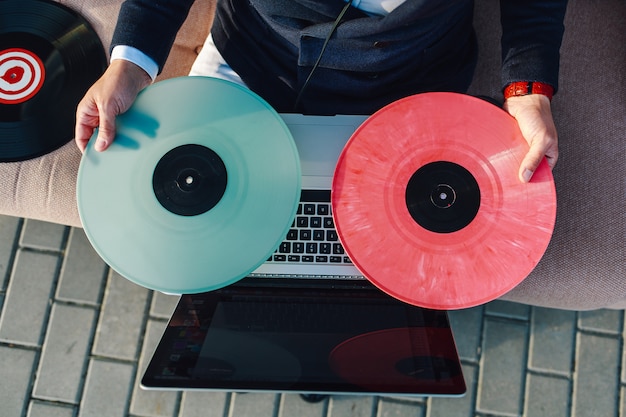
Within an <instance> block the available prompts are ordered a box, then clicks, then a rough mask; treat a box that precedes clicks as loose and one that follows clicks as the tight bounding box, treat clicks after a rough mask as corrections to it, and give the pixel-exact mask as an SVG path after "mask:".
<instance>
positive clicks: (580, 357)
mask: <svg viewBox="0 0 626 417" xmlns="http://www.w3.org/2000/svg"><path fill="white" fill-rule="evenodd" d="M576 353H577V354H576V372H575V374H574V375H575V377H574V395H573V398H572V403H573V405H572V409H573V412H572V416H575V417H589V416H602V417H605V416H606V417H608V416H616V417H617V415H618V410H617V407H618V401H617V398H618V395H619V383H618V381H619V374H618V368H619V360H620V354H621V352H620V342H619V340H618V339H617V338H613V337H605V336H597V335H593V334H584V333H578V337H577V352H576Z"/></svg>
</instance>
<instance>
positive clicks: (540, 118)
mask: <svg viewBox="0 0 626 417" xmlns="http://www.w3.org/2000/svg"><path fill="white" fill-rule="evenodd" d="M504 109H505V110H506V111H508V112H509V114H511V116H513V117H514V118H515V119H516V120H517V123H518V124H519V127H520V130H521V131H522V135H524V138H525V139H526V141H527V142H528V144H529V145H530V150H529V151H528V153H527V154H526V157H525V158H524V160H523V161H522V164H521V166H520V169H519V178H520V181H522V182H528V181H530V179H531V178H532V176H533V173H534V172H535V170H536V169H537V167H538V166H539V164H540V163H541V161H542V160H543V158H544V156H545V157H546V159H547V161H548V165H549V166H550V169H553V168H554V166H555V165H556V161H557V159H558V157H559V148H558V137H557V132H556V127H555V125H554V120H553V119H552V110H551V108H550V99H548V97H546V96H544V95H541V94H529V95H526V96H517V97H510V98H508V99H507V100H506V101H505V102H504Z"/></svg>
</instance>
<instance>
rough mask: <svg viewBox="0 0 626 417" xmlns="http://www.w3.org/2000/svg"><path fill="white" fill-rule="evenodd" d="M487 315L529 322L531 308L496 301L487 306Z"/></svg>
mask: <svg viewBox="0 0 626 417" xmlns="http://www.w3.org/2000/svg"><path fill="white" fill-rule="evenodd" d="M485 314H487V315H490V316H498V317H506V318H512V319H519V320H528V318H529V316H530V307H529V306H527V305H525V304H519V303H514V302H511V301H504V300H495V301H492V302H490V303H487V304H486V305H485Z"/></svg>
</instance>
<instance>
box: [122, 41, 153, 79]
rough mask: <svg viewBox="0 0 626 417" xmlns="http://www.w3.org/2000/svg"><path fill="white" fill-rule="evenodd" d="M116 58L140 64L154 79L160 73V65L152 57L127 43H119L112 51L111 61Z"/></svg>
mask: <svg viewBox="0 0 626 417" xmlns="http://www.w3.org/2000/svg"><path fill="white" fill-rule="evenodd" d="M116 59H124V60H126V61H130V62H132V63H133V64H135V65H137V66H139V67H140V68H141V69H143V70H144V71H145V72H147V73H148V75H149V76H150V78H152V81H154V80H155V79H156V77H157V75H158V74H159V66H158V65H157V63H156V62H154V60H153V59H152V58H150V57H149V56H148V55H146V54H144V53H143V52H141V51H140V50H139V49H137V48H134V47H132V46H127V45H117V46H115V47H113V50H112V51H111V61H114V60H116Z"/></svg>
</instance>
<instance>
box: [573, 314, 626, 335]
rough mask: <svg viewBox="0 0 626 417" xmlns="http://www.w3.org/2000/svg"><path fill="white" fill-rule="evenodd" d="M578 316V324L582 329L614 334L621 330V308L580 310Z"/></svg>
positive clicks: (622, 315)
mask: <svg viewBox="0 0 626 417" xmlns="http://www.w3.org/2000/svg"><path fill="white" fill-rule="evenodd" d="M578 317H579V318H578V326H579V327H580V329H582V330H589V331H596V332H609V333H614V334H618V333H621V332H622V330H623V327H622V318H623V317H624V312H623V311H622V310H593V311H581V312H580V313H579V316H578Z"/></svg>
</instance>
